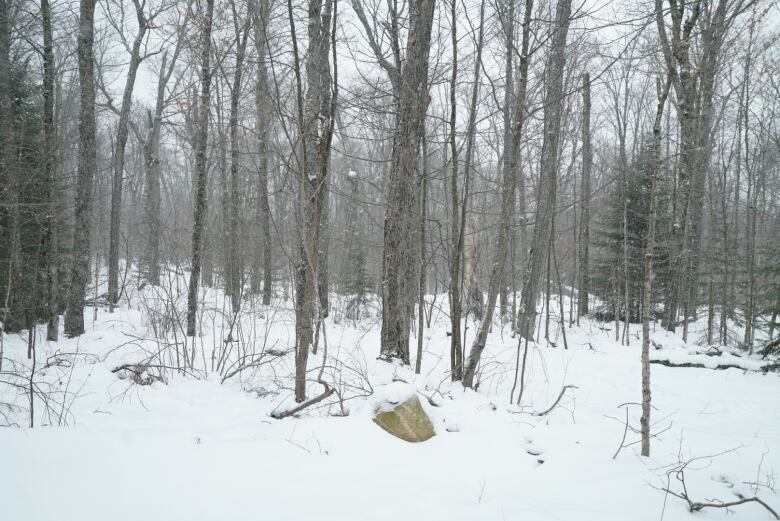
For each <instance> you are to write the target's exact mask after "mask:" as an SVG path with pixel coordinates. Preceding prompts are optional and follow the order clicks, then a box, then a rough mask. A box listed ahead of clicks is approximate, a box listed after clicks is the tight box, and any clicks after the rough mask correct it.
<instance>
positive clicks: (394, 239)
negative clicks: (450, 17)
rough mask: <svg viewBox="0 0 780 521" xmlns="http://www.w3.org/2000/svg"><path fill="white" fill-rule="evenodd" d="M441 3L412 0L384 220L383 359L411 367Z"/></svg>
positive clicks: (397, 103)
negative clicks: (420, 208)
mask: <svg viewBox="0 0 780 521" xmlns="http://www.w3.org/2000/svg"><path fill="white" fill-rule="evenodd" d="M434 4H435V0H411V1H410V2H409V35H408V39H407V47H406V62H405V63H404V66H403V68H402V69H401V73H400V79H399V91H398V92H399V96H398V98H397V99H396V106H397V114H396V129H395V132H394V135H393V150H392V153H391V160H390V164H391V168H390V179H389V194H388V199H387V209H386V211H385V220H384V242H383V244H384V254H383V257H382V332H381V349H380V357H381V358H382V359H385V360H389V359H392V358H397V359H399V360H401V361H402V362H403V363H405V364H408V363H409V319H410V316H411V304H412V302H413V299H414V284H412V281H411V280H410V279H409V278H408V274H409V272H410V266H411V265H413V263H414V256H415V253H414V247H413V244H412V241H411V238H410V236H411V233H412V226H413V224H412V223H413V221H414V219H413V216H414V215H415V212H416V208H415V207H414V202H415V201H416V199H417V198H416V197H415V193H414V192H415V185H416V183H415V178H416V173H417V163H418V156H419V152H420V141H421V139H422V136H423V132H424V131H425V114H426V112H427V110H428V103H429V101H430V97H429V95H428V55H429V50H430V43H431V29H432V26H433V12H434Z"/></svg>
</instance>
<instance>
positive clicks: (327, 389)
mask: <svg viewBox="0 0 780 521" xmlns="http://www.w3.org/2000/svg"><path fill="white" fill-rule="evenodd" d="M320 383H321V384H322V385H323V386H325V392H323V393H322V394H321V395H319V396H316V397H314V398H312V399H311V400H307V401H305V402H303V403H302V404H300V405H299V406H297V407H294V408H292V409H290V410H287V411H281V412H276V411H275V412H272V413H271V417H272V418H274V419H276V420H281V419H282V418H287V417H288V416H293V415H295V414H298V413H299V412H301V411H302V410H304V409H306V408H308V407H311V406H312V405H316V404H318V403H320V402H321V401H322V400H324V399H326V398H327V397H329V396H330V395H331V394H333V392H334V391H333V388H332V387H331V386H329V385H328V384H326V383H325V382H320Z"/></svg>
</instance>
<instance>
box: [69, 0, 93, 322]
mask: <svg viewBox="0 0 780 521" xmlns="http://www.w3.org/2000/svg"><path fill="white" fill-rule="evenodd" d="M94 31H95V0H81V3H80V22H79V37H78V50H77V54H78V63H79V87H80V110H79V164H78V175H77V178H76V201H75V212H74V222H73V261H72V265H71V270H70V279H69V282H70V286H69V288H68V302H67V307H66V310H65V335H66V336H68V337H74V336H79V335H81V334H83V333H84V298H85V292H86V289H87V280H88V279H89V258H90V217H91V213H92V179H93V177H94V175H95V169H96V167H97V160H96V148H95V72H94V65H95V64H94V58H93V53H92V48H93V44H94V40H95V32H94ZM95 283H96V284H97V280H96V281H95Z"/></svg>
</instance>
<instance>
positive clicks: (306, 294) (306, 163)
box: [288, 0, 335, 402]
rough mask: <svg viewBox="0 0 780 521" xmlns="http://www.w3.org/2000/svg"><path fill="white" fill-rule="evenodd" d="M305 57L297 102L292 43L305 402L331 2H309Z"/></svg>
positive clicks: (323, 179) (300, 382)
mask: <svg viewBox="0 0 780 521" xmlns="http://www.w3.org/2000/svg"><path fill="white" fill-rule="evenodd" d="M308 5H309V20H308V38H309V49H311V50H312V51H311V52H309V55H308V57H307V60H306V83H307V85H306V87H307V88H306V97H305V101H304V100H303V99H302V90H303V89H302V83H301V80H300V66H299V65H298V50H297V43H296V42H295V40H294V42H293V45H294V51H293V52H294V55H295V56H294V59H295V69H296V71H295V72H296V82H297V88H298V91H297V92H298V110H299V121H298V124H299V128H300V132H301V135H302V138H303V146H302V151H303V154H302V155H303V161H302V168H301V175H300V184H299V212H300V214H299V244H298V258H297V259H296V263H297V265H296V281H295V282H296V296H297V298H296V302H295V331H296V338H297V341H296V353H295V400H296V401H297V402H302V401H304V400H305V399H306V365H307V361H308V356H309V349H310V348H311V347H312V345H313V338H314V335H313V332H314V327H313V326H314V321H315V320H317V321H319V320H321V319H322V314H321V311H320V310H318V301H319V299H318V298H317V287H318V286H317V268H318V266H319V260H318V254H319V239H320V225H321V218H322V213H323V208H324V206H325V191H326V190H327V185H326V183H327V175H328V165H329V159H330V143H331V136H332V134H333V125H334V121H333V108H334V107H333V106H332V103H334V101H335V99H334V97H333V93H332V91H331V71H330V62H329V50H330V44H331V40H330V38H329V29H330V24H331V17H332V15H333V1H332V0H325V3H324V6H323V2H322V0H309V4H308ZM288 14H289V19H290V30H291V35H292V36H293V38H295V36H294V35H295V26H294V22H293V16H292V5H291V4H290V2H289V1H288Z"/></svg>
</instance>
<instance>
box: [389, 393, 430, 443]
mask: <svg viewBox="0 0 780 521" xmlns="http://www.w3.org/2000/svg"><path fill="white" fill-rule="evenodd" d="M374 422H375V423H376V424H377V425H379V426H380V427H382V428H383V429H384V430H386V431H387V432H389V433H390V434H392V435H393V436H395V437H396V438H401V439H402V440H405V441H408V442H411V443H417V442H420V441H426V440H429V439H431V438H433V436H434V434H435V433H434V432H433V424H432V423H431V420H430V418H428V415H427V414H426V413H425V410H423V408H422V405H421V404H420V400H419V399H418V398H417V396H416V395H412V396H411V397H410V398H408V399H407V400H406V401H403V402H401V403H399V404H396V405H393V404H389V407H387V408H386V407H379V408H377V410H376V413H375V415H374Z"/></svg>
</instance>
